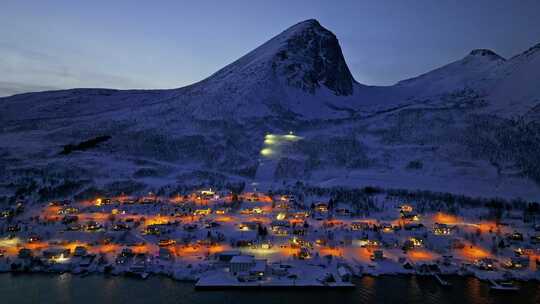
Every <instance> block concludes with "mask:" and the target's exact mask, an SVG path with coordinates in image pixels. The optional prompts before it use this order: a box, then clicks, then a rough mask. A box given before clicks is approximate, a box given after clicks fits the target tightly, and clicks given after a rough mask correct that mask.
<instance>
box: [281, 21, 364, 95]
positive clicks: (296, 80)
mask: <svg viewBox="0 0 540 304" xmlns="http://www.w3.org/2000/svg"><path fill="white" fill-rule="evenodd" d="M283 35H287V36H288V37H287V39H286V43H285V44H284V45H283V46H282V47H281V48H280V51H278V52H277V53H276V55H275V56H274V60H273V65H272V67H273V69H274V71H275V72H276V74H277V75H283V76H285V77H286V79H287V83H288V84H289V85H292V86H294V87H297V88H300V89H302V90H305V91H308V92H311V93H314V92H315V90H316V89H318V88H320V86H321V85H324V86H326V87H327V88H328V89H329V90H331V91H332V92H334V93H335V94H336V95H351V94H352V93H353V83H354V82H355V81H354V78H353V76H352V75H351V72H350V71H349V67H348V66H347V63H346V62H345V58H343V54H342V52H341V47H340V46H339V42H338V40H337V38H336V36H335V35H334V34H333V33H332V32H330V31H329V30H327V29H325V28H324V27H322V26H321V25H320V24H319V22H317V21H316V20H308V21H304V22H301V23H299V24H297V25H295V26H293V27H291V28H290V29H289V30H287V31H285V32H284V33H283Z"/></svg>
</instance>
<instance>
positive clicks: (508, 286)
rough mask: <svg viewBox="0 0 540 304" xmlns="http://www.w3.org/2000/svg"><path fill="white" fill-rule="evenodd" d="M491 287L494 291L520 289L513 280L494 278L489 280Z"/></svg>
mask: <svg viewBox="0 0 540 304" xmlns="http://www.w3.org/2000/svg"><path fill="white" fill-rule="evenodd" d="M489 283H490V286H489V288H490V289H491V290H494V291H518V290H519V287H517V286H516V285H514V283H512V282H511V281H499V282H497V281H495V280H493V279H490V280H489Z"/></svg>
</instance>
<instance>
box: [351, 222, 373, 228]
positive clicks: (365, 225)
mask: <svg viewBox="0 0 540 304" xmlns="http://www.w3.org/2000/svg"><path fill="white" fill-rule="evenodd" d="M368 229H369V222H352V223H351V230H368Z"/></svg>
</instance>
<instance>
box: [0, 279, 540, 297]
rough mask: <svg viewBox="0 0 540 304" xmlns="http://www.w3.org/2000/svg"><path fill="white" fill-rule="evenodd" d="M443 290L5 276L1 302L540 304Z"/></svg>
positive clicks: (473, 290) (411, 283)
mask: <svg viewBox="0 0 540 304" xmlns="http://www.w3.org/2000/svg"><path fill="white" fill-rule="evenodd" d="M448 280H449V281H450V282H451V283H452V284H453V287H452V288H442V287H440V286H439V285H437V283H436V282H435V281H434V279H433V278H429V277H418V276H380V277H362V278H360V279H358V280H357V281H356V283H357V288H355V289H351V290H317V289H310V290H271V291H261V290H242V291H238V290H227V291H223V290H220V291H195V290H194V287H193V283H187V282H177V281H174V280H171V279H169V278H165V277H159V276H152V277H150V278H149V279H147V280H144V281H142V280H137V279H131V278H125V277H105V276H103V275H91V276H88V277H85V278H82V277H79V276H72V275H70V274H64V275H44V274H31V275H26V274H21V275H12V274H1V275H0V295H1V297H0V299H1V300H0V303H77V304H86V303H88V304H90V303H91V304H96V303H129V304H136V303H194V304H197V303H205V304H206V303H235V304H243V303H246V304H247V303H249V304H254V303H255V304H270V303H278V304H285V303H289V302H291V303H299V304H318V303H340V304H342V303H343V304H346V303H435V304H443V303H448V304H450V303H458V304H466V303H480V304H481V303H504V304H508V303H520V304H527V303H540V302H539V300H540V284H539V283H538V282H535V283H533V282H528V283H520V284H519V285H521V290H520V291H519V292H518V293H514V294H497V293H493V292H491V291H490V290H489V287H488V285H487V284H486V283H484V282H481V281H479V280H477V279H475V278H461V277H450V278H448Z"/></svg>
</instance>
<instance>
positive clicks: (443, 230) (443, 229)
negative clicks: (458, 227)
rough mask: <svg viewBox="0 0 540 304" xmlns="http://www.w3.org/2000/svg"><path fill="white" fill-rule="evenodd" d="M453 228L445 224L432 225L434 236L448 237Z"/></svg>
mask: <svg viewBox="0 0 540 304" xmlns="http://www.w3.org/2000/svg"><path fill="white" fill-rule="evenodd" d="M454 228H455V226H449V225H446V224H440V223H435V224H434V225H433V234H435V235H450V234H452V231H453V230H454Z"/></svg>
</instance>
